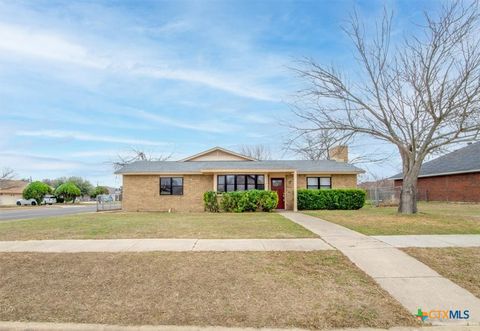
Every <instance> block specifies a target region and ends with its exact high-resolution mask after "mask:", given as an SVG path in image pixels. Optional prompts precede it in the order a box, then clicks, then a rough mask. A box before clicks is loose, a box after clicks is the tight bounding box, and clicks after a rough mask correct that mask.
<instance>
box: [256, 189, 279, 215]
mask: <svg viewBox="0 0 480 331" xmlns="http://www.w3.org/2000/svg"><path fill="white" fill-rule="evenodd" d="M260 193H261V194H260V198H259V207H260V209H261V210H262V211H272V210H274V209H275V208H277V205H278V194H277V193H276V192H273V191H260Z"/></svg>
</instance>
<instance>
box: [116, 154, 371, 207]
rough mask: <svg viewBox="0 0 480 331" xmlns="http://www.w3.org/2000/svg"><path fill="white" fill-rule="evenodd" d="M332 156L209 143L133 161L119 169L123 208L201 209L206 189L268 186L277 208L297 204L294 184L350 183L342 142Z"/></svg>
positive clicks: (353, 177)
mask: <svg viewBox="0 0 480 331" xmlns="http://www.w3.org/2000/svg"><path fill="white" fill-rule="evenodd" d="M331 154H332V158H333V159H335V160H338V161H335V160H320V161H310V160H293V161H286V160H275V161H258V160H255V159H253V158H251V157H248V156H245V155H241V154H238V153H235V152H232V151H229V150H226V149H224V148H221V147H215V148H212V149H209V150H207V151H204V152H201V153H199V154H196V155H193V156H190V157H188V158H186V159H183V160H180V161H137V162H134V163H131V164H128V165H126V166H124V167H123V168H121V169H120V170H118V171H117V172H116V174H121V175H123V202H122V208H123V209H124V210H126V211H165V210H175V211H202V210H203V208H204V207H203V194H204V193H205V192H207V191H212V190H214V191H217V192H230V191H243V190H250V189H259V190H273V191H276V192H277V193H278V196H279V203H278V208H279V209H289V210H297V199H296V196H297V189H305V188H311V189H329V188H354V187H356V186H357V175H358V174H359V173H363V172H364V171H363V170H362V169H359V168H357V167H355V166H353V165H351V164H348V163H347V161H348V148H347V147H346V146H339V147H337V148H334V149H332V151H331Z"/></svg>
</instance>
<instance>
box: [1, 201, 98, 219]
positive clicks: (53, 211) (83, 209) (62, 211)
mask: <svg viewBox="0 0 480 331" xmlns="http://www.w3.org/2000/svg"><path fill="white" fill-rule="evenodd" d="M96 210H97V209H96V205H74V206H68V205H56V206H37V207H33V208H31V207H20V208H11V209H10V208H8V209H3V210H2V209H0V221H10V220H20V219H28V218H37V217H49V216H61V215H71V214H80V213H90V212H95V211H96Z"/></svg>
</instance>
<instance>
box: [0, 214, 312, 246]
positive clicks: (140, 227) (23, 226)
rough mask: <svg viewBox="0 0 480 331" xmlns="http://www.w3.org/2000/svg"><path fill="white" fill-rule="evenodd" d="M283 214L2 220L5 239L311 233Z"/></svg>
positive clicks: (240, 236) (266, 236)
mask: <svg viewBox="0 0 480 331" xmlns="http://www.w3.org/2000/svg"><path fill="white" fill-rule="evenodd" d="M311 237H317V236H316V235H315V234H314V233H312V232H310V231H308V230H307V229H305V228H303V227H302V226H300V225H298V224H296V223H294V222H291V221H289V220H287V219H286V218H284V217H283V216H281V215H279V214H277V213H239V214H235V213H216V214H215V213H123V212H122V213H120V212H119V213H89V214H77V215H68V216H57V217H49V218H37V219H31V220H22V221H5V222H0V240H29V239H118V238H198V239H219V238H227V239H249V238H263V239H269V238H311Z"/></svg>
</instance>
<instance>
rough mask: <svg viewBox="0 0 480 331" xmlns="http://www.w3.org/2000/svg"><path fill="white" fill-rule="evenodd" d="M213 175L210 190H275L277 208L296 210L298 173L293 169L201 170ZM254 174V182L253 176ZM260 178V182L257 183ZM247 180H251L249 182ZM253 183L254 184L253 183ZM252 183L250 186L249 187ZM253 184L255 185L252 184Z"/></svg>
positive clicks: (219, 191)
mask: <svg viewBox="0 0 480 331" xmlns="http://www.w3.org/2000/svg"><path fill="white" fill-rule="evenodd" d="M202 173H204V174H211V175H212V176H213V187H212V190H213V191H215V192H218V193H221V192H231V191H243V190H247V189H252V188H257V189H258V186H259V185H261V188H260V189H264V190H272V191H276V192H277V194H278V198H279V204H278V206H279V207H278V209H283V210H293V211H298V208H297V191H298V173H297V171H296V170H294V169H281V170H275V171H272V170H264V171H258V170H255V171H245V170H236V171H232V170H228V171H218V170H217V171H202ZM254 176H255V182H253V177H254ZM259 178H261V184H258V182H259ZM249 180H252V182H251V183H250V182H249ZM253 183H255V184H253ZM250 185H252V187H250ZM253 185H255V186H253Z"/></svg>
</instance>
